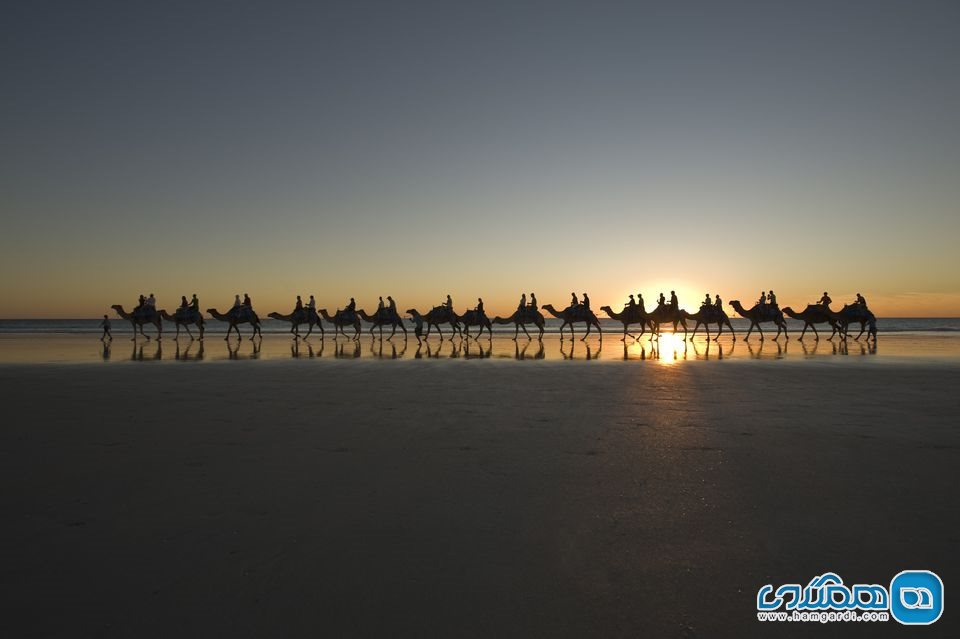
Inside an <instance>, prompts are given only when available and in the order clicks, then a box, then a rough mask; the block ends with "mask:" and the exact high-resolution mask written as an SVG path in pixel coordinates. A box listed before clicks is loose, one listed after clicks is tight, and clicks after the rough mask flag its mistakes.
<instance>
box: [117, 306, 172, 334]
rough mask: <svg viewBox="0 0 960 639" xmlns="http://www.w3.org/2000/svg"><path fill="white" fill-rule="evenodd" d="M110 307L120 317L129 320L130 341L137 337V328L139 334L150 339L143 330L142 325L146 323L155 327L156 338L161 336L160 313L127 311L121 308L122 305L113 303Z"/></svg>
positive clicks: (161, 323)
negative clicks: (131, 329) (131, 330)
mask: <svg viewBox="0 0 960 639" xmlns="http://www.w3.org/2000/svg"><path fill="white" fill-rule="evenodd" d="M110 308H112V309H113V310H115V311H116V312H117V315H119V316H120V318H121V319H125V320H127V321H128V322H130V324H132V325H133V339H131V340H130V341H134V340H136V339H137V329H139V330H140V334H141V335H143V336H144V337H146V338H147V339H150V336H149V335H147V334H146V333H144V332H143V327H144V325H146V324H151V325H153V326H155V327H156V329H157V339H160V338H161V336H162V335H163V322H162V318H161V317H160V313H157V312H156V311H154V312H153V313H149V312H148V313H139V312H137V311H134V312H132V313H128V312H126V311H125V310H123V306H122V305H121V304H114V305H113V306H111V307H110Z"/></svg>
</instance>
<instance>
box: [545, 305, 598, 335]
mask: <svg viewBox="0 0 960 639" xmlns="http://www.w3.org/2000/svg"><path fill="white" fill-rule="evenodd" d="M543 310H545V311H546V312H548V313H550V314H551V315H553V316H554V317H556V318H557V319H562V320H563V324H561V325H560V339H563V329H564V327H565V326H567V325H569V326H570V339H573V338H574V336H575V333H574V330H573V325H574V324H576V323H577V322H583V323H584V324H586V325H587V332H586V333H584V335H583V337H581V338H580V340H581V341H582V340H585V339H587V335H589V334H590V328H591V327H593V326H596V327H597V332H599V333H600V339H603V329H601V328H600V320H598V319H597V316H596V315H595V314H594V312H593V311H591V310H590V309H589V308H586V307H585V306H584V305H583V304H577V305H576V306H568V307H567V308H565V309H563V311H559V312H558V311H557V310H556V309H555V308H553V305H552V304H544V305H543Z"/></svg>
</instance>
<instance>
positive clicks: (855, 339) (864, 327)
mask: <svg viewBox="0 0 960 639" xmlns="http://www.w3.org/2000/svg"><path fill="white" fill-rule="evenodd" d="M866 326H867V325H866V324H863V323H861V324H860V333H858V334H857V336H856V337H854V338H853V341H855V342H856V341H858V340H859V339H860V336H861V335H863V331H864V330H865V329H866Z"/></svg>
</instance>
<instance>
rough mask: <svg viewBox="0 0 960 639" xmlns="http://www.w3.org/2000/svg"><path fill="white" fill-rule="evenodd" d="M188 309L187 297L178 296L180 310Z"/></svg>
mask: <svg viewBox="0 0 960 639" xmlns="http://www.w3.org/2000/svg"><path fill="white" fill-rule="evenodd" d="M189 307H190V302H188V301H187V296H186V295H181V296H180V308H182V309H184V308H189Z"/></svg>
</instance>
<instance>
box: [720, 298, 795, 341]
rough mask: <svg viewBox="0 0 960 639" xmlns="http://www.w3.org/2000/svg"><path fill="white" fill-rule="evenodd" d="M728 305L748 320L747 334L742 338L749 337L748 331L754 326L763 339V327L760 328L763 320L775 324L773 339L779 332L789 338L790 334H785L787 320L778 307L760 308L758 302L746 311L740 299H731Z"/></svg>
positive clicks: (746, 338)
mask: <svg viewBox="0 0 960 639" xmlns="http://www.w3.org/2000/svg"><path fill="white" fill-rule="evenodd" d="M730 306H732V307H733V310H735V311H736V312H737V313H739V314H740V316H741V317H744V318H746V319H748V320H750V329H749V330H748V331H747V336H746V337H744V338H743V339H744V340H749V339H750V333H751V332H753V327H754V326H756V327H757V330H758V331H760V339H761V340H763V329H762V328H760V324H762V323H764V322H773V323H774V324H776V325H777V335H776V337H774V338H773V339H774V340H776V339H778V338H779V337H780V333H781V332H783V335H784V337H786V338H787V339H790V336H789V335H787V322H786V320H784V319H783V312H782V311H781V310H780V309H779V308H777V307H775V306H766V305H765V307H764V308H761V307H760V305H759V304H756V305H754V307H753V308H751V309H750V310H749V311H748V310H747V309H745V308H743V304H741V303H740V300H731V301H730Z"/></svg>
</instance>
